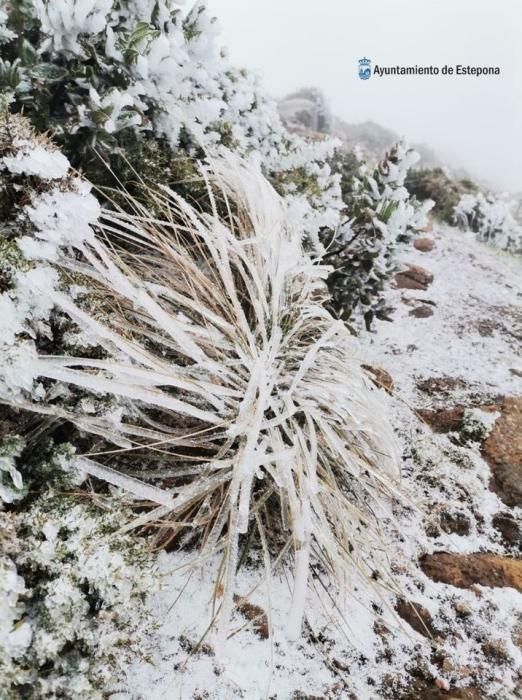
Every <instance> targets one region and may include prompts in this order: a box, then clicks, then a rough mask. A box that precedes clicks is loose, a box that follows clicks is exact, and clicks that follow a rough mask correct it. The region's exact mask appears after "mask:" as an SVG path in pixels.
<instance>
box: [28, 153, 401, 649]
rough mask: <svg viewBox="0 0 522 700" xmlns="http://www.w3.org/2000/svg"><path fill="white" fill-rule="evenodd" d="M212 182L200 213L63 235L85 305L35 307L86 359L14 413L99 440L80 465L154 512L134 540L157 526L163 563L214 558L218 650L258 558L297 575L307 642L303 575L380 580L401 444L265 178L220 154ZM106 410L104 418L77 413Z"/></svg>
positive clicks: (59, 262)
mask: <svg viewBox="0 0 522 700" xmlns="http://www.w3.org/2000/svg"><path fill="white" fill-rule="evenodd" d="M202 176H203V177H204V178H205V180H206V181H207V185H208V200H209V201H208V202H207V203H205V205H206V207H207V211H206V212H204V211H201V210H199V209H198V208H196V207H195V206H193V205H192V204H191V203H189V202H187V201H186V200H184V199H182V198H181V197H179V196H178V195H177V194H176V193H175V192H173V191H171V190H169V189H168V188H165V187H163V188H159V189H157V190H154V191H147V197H148V199H149V203H150V206H148V207H145V206H144V205H143V204H140V203H139V202H138V201H136V200H131V199H129V201H128V206H126V207H120V208H119V209H116V210H114V211H105V212H104V213H103V214H102V216H101V218H100V223H99V226H98V230H97V231H96V232H93V231H92V235H91V234H85V235H82V236H79V235H78V236H69V238H68V246H69V247H68V248H63V247H62V248H61V249H59V250H58V252H57V258H56V260H55V261H54V262H53V264H55V265H56V266H57V267H58V268H59V269H60V270H61V278H62V279H70V280H72V281H74V282H75V283H76V284H81V286H82V288H83V292H82V293H80V294H77V295H76V297H75V298H73V297H72V296H71V295H70V294H68V293H65V292H64V291H60V290H57V289H56V288H53V287H52V286H51V285H47V286H46V288H45V289H43V288H42V294H44V293H45V294H47V295H50V298H51V301H52V303H53V304H54V305H55V307H57V308H58V309H59V310H60V311H61V313H62V314H65V315H66V316H67V317H68V318H69V319H70V320H72V321H73V322H74V324H75V326H76V327H77V330H78V331H80V334H81V337H82V338H84V339H86V338H88V339H89V345H90V347H89V348H88V349H85V347H84V348H83V349H82V350H81V351H80V350H77V355H76V356H73V355H67V356H54V355H44V354H38V355H37V356H36V357H35V359H34V367H33V373H34V376H35V377H38V378H39V379H40V380H41V381H44V385H45V386H46V392H47V393H46V397H45V398H43V399H41V400H40V401H39V402H38V403H35V402H31V403H30V402H29V400H26V401H25V402H24V401H22V402H20V401H18V404H19V405H25V407H30V408H32V409H33V410H38V411H41V412H45V413H50V414H54V415H56V416H57V417H60V418H63V419H68V420H70V421H72V422H73V423H75V424H76V426H77V427H78V428H79V429H80V430H81V431H82V432H83V433H87V434H90V435H92V436H94V437H93V440H92V449H91V450H90V452H89V454H86V455H84V456H83V457H82V458H79V460H78V462H77V466H78V467H80V468H81V469H83V470H84V471H86V472H87V473H90V474H91V475H94V476H96V477H99V478H101V479H105V480H107V481H109V482H110V483H112V484H115V485H117V486H121V487H123V488H125V489H127V490H128V491H129V492H130V493H131V494H134V496H135V497H136V499H137V500H140V501H145V502H148V503H149V504H150V503H152V504H153V506H155V507H153V508H150V509H148V510H145V511H144V512H143V513H141V514H140V515H139V516H138V517H137V520H136V522H135V523H133V525H134V526H136V527H138V526H139V527H143V526H146V527H148V528H151V527H154V528H156V540H157V543H158V545H168V546H187V545H189V544H190V545H197V546H198V547H199V551H200V554H201V556H202V557H206V556H207V555H211V554H214V553H215V552H216V551H222V552H223V559H222V566H221V567H220V570H219V572H218V574H217V580H216V620H218V624H219V628H220V629H221V632H222V634H225V633H226V630H227V627H228V621H229V619H230V615H231V613H232V610H233V606H234V592H235V576H236V571H237V569H238V566H239V564H240V561H241V559H242V557H243V553H244V551H245V550H246V549H247V548H248V547H249V545H250V544H251V543H252V542H253V541H255V542H256V543H257V545H256V546H258V547H259V548H260V550H261V556H262V559H263V561H264V565H265V569H266V578H267V579H268V580H269V578H270V575H271V572H272V571H273V570H274V568H275V567H276V566H278V565H279V564H281V562H282V561H285V560H286V561H288V560H290V561H293V562H294V576H293V581H294V583H293V603H292V609H291V610H290V612H289V618H290V622H289V629H290V632H291V634H294V635H298V634H299V630H300V625H301V620H302V617H303V612H304V605H305V598H306V591H307V587H308V582H309V581H308V579H309V576H310V570H311V567H312V568H313V571H314V572H315V573H317V572H320V573H321V575H324V576H326V577H330V578H331V580H335V581H337V583H338V584H339V585H340V586H341V587H346V586H349V582H350V579H351V578H352V577H353V575H354V574H357V575H358V576H359V575H361V574H362V575H365V576H370V575H371V574H372V573H374V575H375V571H376V570H377V571H380V572H383V571H384V570H385V568H386V567H385V566H384V564H383V562H384V561H385V554H384V551H383V549H384V548H383V546H382V544H381V540H380V537H379V526H378V520H379V517H380V515H381V514H382V513H383V512H384V511H385V510H386V509H387V508H388V505H389V503H390V502H391V499H392V498H393V497H394V495H396V494H398V493H399V486H398V477H399V474H398V467H397V462H396V459H395V452H394V438H393V435H392V433H391V430H390V428H389V426H388V423H387V421H386V418H385V416H384V413H383V408H382V399H381V395H380V393H378V392H377V391H375V390H372V389H371V388H370V386H369V384H368V382H367V380H366V379H365V377H364V375H363V373H362V371H361V368H360V358H359V356H358V346H357V343H356V341H355V339H354V338H353V337H352V336H351V335H350V333H349V331H348V330H347V329H346V327H345V326H344V325H343V323H342V322H341V321H338V320H335V319H333V318H332V316H331V315H330V314H329V313H328V312H327V311H326V310H325V308H324V305H323V302H324V301H325V298H326V294H327V291H326V286H325V283H324V278H325V277H326V274H327V269H326V268H323V267H321V266H320V265H318V264H315V263H314V262H313V261H312V260H311V259H310V258H309V257H308V256H307V255H306V254H305V253H304V252H303V248H302V245H301V238H300V235H299V232H298V231H295V230H293V228H292V226H291V224H290V222H289V219H288V217H287V213H286V209H285V206H284V202H283V201H282V199H281V198H280V197H279V196H278V195H277V194H276V193H275V191H274V190H273V188H272V187H271V186H270V184H269V183H268V182H267V181H266V180H265V178H264V177H263V176H262V174H261V172H260V169H259V167H258V166H257V165H256V164H255V163H253V162H251V163H245V162H243V161H241V160H239V159H238V158H236V157H235V156H233V155H231V154H229V155H225V156H223V157H222V158H220V159H217V160H213V161H211V165H210V166H208V167H207V168H206V169H205V170H203V171H202ZM119 201H121V200H119ZM150 212H154V214H152V213H150ZM158 212H159V213H158ZM82 230H83V229H82ZM40 237H42V236H40ZM32 250H33V256H34V246H33V247H32ZM71 251H73V252H72V253H71ZM78 347H79V348H81V344H80V345H79V346H78ZM93 348H96V350H93ZM59 387H62V390H61V391H62V395H63V387H67V391H68V395H67V396H68V399H67V401H66V402H65V405H66V406H67V407H66V408H64V406H63V405H62V406H60V407H59V406H58V405H57V401H56V400H55V397H56V396H59V395H60V389H59ZM71 394H72V395H73V396H78V397H82V399H81V401H80V400H79V401H77V403H76V404H74V402H73V401H71V398H70V397H71ZM89 397H91V398H89ZM100 397H103V398H104V400H105V399H106V400H107V401H108V404H109V405H110V406H111V407H112V409H111V411H106V412H105V414H103V413H100V412H99V411H96V412H89V411H87V410H85V406H86V402H88V401H89V400H92V401H99V399H100ZM386 512H388V511H387V510H386Z"/></svg>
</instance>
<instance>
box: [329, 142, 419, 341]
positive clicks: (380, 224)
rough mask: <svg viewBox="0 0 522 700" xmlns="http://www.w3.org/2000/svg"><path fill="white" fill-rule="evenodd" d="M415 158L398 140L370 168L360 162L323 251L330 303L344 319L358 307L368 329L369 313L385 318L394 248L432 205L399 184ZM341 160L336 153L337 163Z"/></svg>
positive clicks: (414, 229)
mask: <svg viewBox="0 0 522 700" xmlns="http://www.w3.org/2000/svg"><path fill="white" fill-rule="evenodd" d="M348 158H350V156H348ZM418 158H419V155H418V153H416V152H415V151H414V150H413V149H410V148H408V147H407V146H406V145H405V144H404V143H402V142H401V143H398V144H397V145H396V146H395V147H394V148H392V149H391V150H390V152H389V153H386V155H385V156H384V158H383V159H382V160H381V161H380V162H379V163H378V165H377V166H376V168H375V169H373V170H372V169H371V168H369V167H368V166H367V165H365V164H361V165H360V167H359V168H358V171H357V174H356V175H354V176H353V180H352V185H351V188H350V189H349V191H348V193H346V192H345V197H346V200H347V206H346V209H345V215H346V220H345V222H343V224H342V225H341V227H340V229H339V233H338V235H337V236H336V237H335V239H334V240H333V241H332V242H331V243H330V248H332V249H333V250H331V249H328V250H327V257H328V260H329V262H330V263H331V264H332V265H333V267H334V271H333V272H332V273H331V274H330V276H329V279H328V286H329V288H330V292H331V295H332V305H333V306H334V308H335V309H336V311H337V312H338V313H339V314H341V316H344V317H345V318H349V317H350V316H351V315H352V314H353V313H354V312H355V311H357V312H362V313H363V314H364V319H365V322H366V326H367V328H368V329H369V328H370V326H371V323H372V321H373V319H374V317H375V318H378V319H380V320H388V319H389V314H390V309H389V308H388V307H387V305H386V302H385V299H384V296H383V291H384V289H385V285H386V283H387V282H389V280H390V278H391V276H392V275H393V273H394V272H396V271H397V247H398V246H399V245H400V244H404V243H408V242H409V241H410V240H411V239H412V238H413V237H414V236H415V235H417V234H418V233H419V231H420V230H421V229H422V228H423V227H424V226H425V225H426V223H427V218H426V215H427V213H428V212H429V211H430V209H431V208H432V206H433V202H432V201H431V200H429V199H426V200H424V201H423V202H417V201H416V199H415V198H414V197H411V196H410V194H409V192H408V190H407V189H406V187H405V186H404V180H405V178H406V175H407V173H408V170H409V169H410V167H411V166H412V165H413V164H414V163H416V162H417V160H418ZM346 159H347V156H346V155H345V156H344V157H341V163H343V162H345V161H346ZM352 161H353V157H352V160H351V161H350V162H352ZM352 167H353V166H352Z"/></svg>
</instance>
